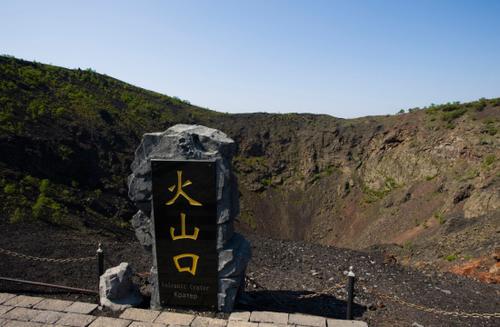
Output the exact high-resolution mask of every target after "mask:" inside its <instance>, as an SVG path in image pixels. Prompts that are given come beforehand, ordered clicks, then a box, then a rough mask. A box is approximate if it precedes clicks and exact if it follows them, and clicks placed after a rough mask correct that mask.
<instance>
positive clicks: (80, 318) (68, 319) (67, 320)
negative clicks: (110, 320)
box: [57, 313, 96, 327]
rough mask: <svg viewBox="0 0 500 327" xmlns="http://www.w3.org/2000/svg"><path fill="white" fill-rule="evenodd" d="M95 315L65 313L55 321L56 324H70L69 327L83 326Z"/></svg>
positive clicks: (92, 319)
mask: <svg viewBox="0 0 500 327" xmlns="http://www.w3.org/2000/svg"><path fill="white" fill-rule="evenodd" d="M95 318H96V317H94V316H89V315H82V314H79V313H65V314H63V316H62V317H61V319H59V320H58V321H57V324H58V325H62V326H71V327H85V326H88V325H89V324H90V323H91V322H92V321H94V319H95Z"/></svg>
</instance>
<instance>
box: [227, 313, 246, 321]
mask: <svg viewBox="0 0 500 327" xmlns="http://www.w3.org/2000/svg"><path fill="white" fill-rule="evenodd" d="M229 320H238V321H248V320H250V311H237V312H232V313H231V315H230V316H229Z"/></svg>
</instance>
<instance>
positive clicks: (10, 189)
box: [3, 184, 16, 194]
mask: <svg viewBox="0 0 500 327" xmlns="http://www.w3.org/2000/svg"><path fill="white" fill-rule="evenodd" d="M3 192H4V193H5V194H14V193H16V185H15V184H7V185H5V186H4V188H3Z"/></svg>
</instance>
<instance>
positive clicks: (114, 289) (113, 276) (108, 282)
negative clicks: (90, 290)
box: [99, 262, 142, 311]
mask: <svg viewBox="0 0 500 327" xmlns="http://www.w3.org/2000/svg"><path fill="white" fill-rule="evenodd" d="M132 275H133V272H132V268H131V267H130V265H129V264H128V263H127V262H122V263H120V264H119V265H118V266H116V267H113V268H109V269H107V270H106V271H105V272H104V274H102V276H101V277H100V279H99V297H100V303H101V305H103V306H105V307H108V308H110V309H111V310H113V311H119V310H123V309H126V308H129V307H132V306H137V305H139V304H140V303H141V302H142V296H141V293H140V292H139V289H138V287H137V286H136V285H134V284H133V283H132Z"/></svg>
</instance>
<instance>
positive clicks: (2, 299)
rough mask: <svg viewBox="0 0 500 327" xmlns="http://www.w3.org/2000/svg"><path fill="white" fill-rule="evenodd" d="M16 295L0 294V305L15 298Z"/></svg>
mask: <svg viewBox="0 0 500 327" xmlns="http://www.w3.org/2000/svg"><path fill="white" fill-rule="evenodd" d="M16 296H17V295H15V294H10V293H0V304H2V303H4V302H6V301H8V300H10V299H12V298H14V297H16Z"/></svg>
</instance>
